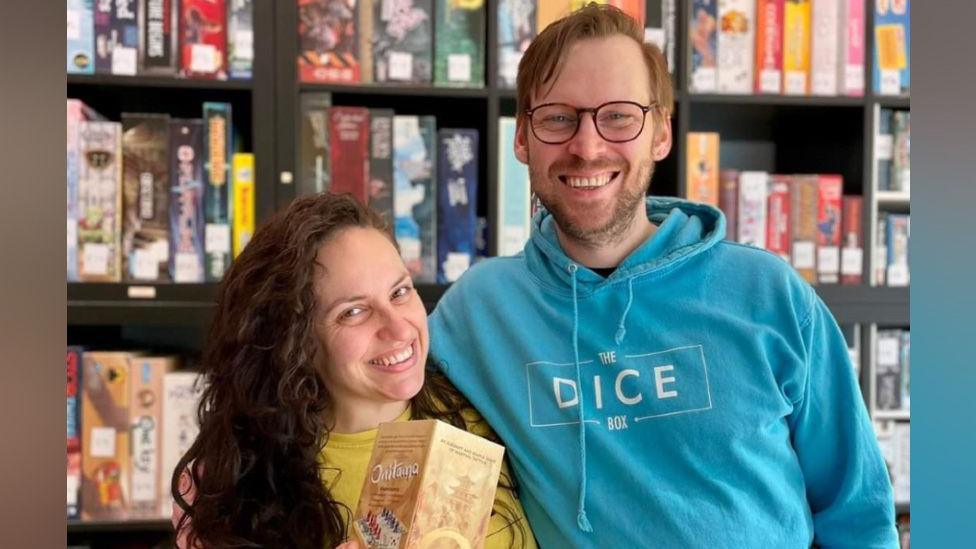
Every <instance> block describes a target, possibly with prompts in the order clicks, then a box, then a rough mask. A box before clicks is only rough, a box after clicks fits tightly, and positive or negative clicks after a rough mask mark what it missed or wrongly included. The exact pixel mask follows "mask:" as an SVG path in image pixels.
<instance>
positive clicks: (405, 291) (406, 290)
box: [393, 286, 412, 299]
mask: <svg viewBox="0 0 976 549" xmlns="http://www.w3.org/2000/svg"><path fill="white" fill-rule="evenodd" d="M411 289H412V288H410V286H400V287H399V288H397V289H396V290H394V292H393V299H401V298H403V297H406V296H407V295H409V294H410V290H411Z"/></svg>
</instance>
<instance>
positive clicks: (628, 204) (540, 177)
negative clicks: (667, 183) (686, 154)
mask: <svg viewBox="0 0 976 549" xmlns="http://www.w3.org/2000/svg"><path fill="white" fill-rule="evenodd" d="M582 164H583V163H582V162H576V163H573V166H574V167H577V168H582ZM531 165H532V163H531V162H529V166H530V168H529V181H530V182H535V181H545V183H546V185H536V184H533V185H532V187H533V188H534V189H538V188H546V189H547V190H548V191H552V192H551V193H548V195H547V194H546V193H541V194H540V193H536V196H537V197H538V198H539V201H540V202H542V205H543V206H545V208H546V210H547V211H548V212H549V213H550V214H552V217H553V218H554V219H555V220H556V224H557V225H558V226H559V230H560V231H561V232H562V233H563V234H565V235H566V236H568V237H570V238H572V239H573V240H575V241H577V242H579V243H580V244H583V245H584V246H587V247H601V246H606V245H608V244H613V243H616V242H619V241H620V240H621V238H623V236H624V235H625V234H626V232H627V230H628V229H629V228H630V227H631V225H632V224H633V223H634V220H635V212H636V211H638V210H640V212H641V213H640V214H637V215H643V212H644V207H643V204H644V198H645V196H646V195H647V189H648V188H649V187H650V184H651V176H652V175H653V174H654V160H652V159H647V160H644V161H641V163H640V164H639V165H638V167H637V170H638V171H637V182H638V184H636V185H634V184H630V183H631V182H629V181H627V179H626V178H628V177H630V176H631V174H630V172H624V171H623V170H622V169H621V170H619V171H620V172H621V173H620V175H619V176H618V177H620V178H621V179H622V180H621V182H620V183H619V185H620V189H619V190H618V192H617V194H616V196H615V198H614V204H613V214H612V215H611V216H610V218H609V219H607V222H606V223H604V224H603V225H602V226H598V227H586V226H583V225H582V224H580V223H578V222H577V221H576V220H578V219H580V217H579V216H580V215H584V216H585V215H586V212H577V213H578V214H579V215H578V216H576V217H575V219H574V216H573V215H572V213H573V212H572V211H571V210H570V207H569V206H568V205H567V204H566V202H565V201H563V200H560V196H559V193H560V189H559V188H558V186H559V185H565V183H563V182H561V181H559V180H558V179H554V178H551V177H550V176H549V175H548V174H542V173H539V172H538V171H536V170H534V169H532V168H531ZM589 165H590V166H591V167H592V166H593V163H590V164H589ZM552 167H553V168H557V169H560V170H562V169H563V168H562V164H560V163H557V164H554V165H553V166H552ZM581 171H582V170H581ZM614 171H618V170H614ZM553 181H555V183H553Z"/></svg>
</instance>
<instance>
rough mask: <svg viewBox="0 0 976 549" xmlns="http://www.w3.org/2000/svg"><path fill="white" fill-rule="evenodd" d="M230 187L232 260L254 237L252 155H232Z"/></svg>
mask: <svg viewBox="0 0 976 549" xmlns="http://www.w3.org/2000/svg"><path fill="white" fill-rule="evenodd" d="M231 158H232V160H231V172H232V174H233V175H232V177H231V181H232V185H233V190H232V191H231V193H230V194H231V197H232V199H233V200H234V219H233V224H234V235H233V236H234V258H235V259H236V258H237V256H239V255H241V250H243V249H244V246H247V243H248V242H250V241H251V236H253V235H254V215H255V211H254V202H255V197H254V155H253V154H252V153H234V155H233V156H232V157H231Z"/></svg>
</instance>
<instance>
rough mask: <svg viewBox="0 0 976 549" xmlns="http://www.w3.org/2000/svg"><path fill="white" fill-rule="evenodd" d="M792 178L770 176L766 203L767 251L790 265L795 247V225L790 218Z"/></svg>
mask: <svg viewBox="0 0 976 549" xmlns="http://www.w3.org/2000/svg"><path fill="white" fill-rule="evenodd" d="M790 213H791V212H790V176H788V175H781V174H772V175H770V176H769V197H768V198H767V201H766V249H767V250H769V251H770V252H773V253H774V254H776V255H778V256H780V257H781V258H783V261H786V262H787V263H790V261H791V259H792V258H791V257H790V248H791V247H792V245H793V239H792V236H793V235H792V229H793V223H792V221H793V220H792V218H791V216H790Z"/></svg>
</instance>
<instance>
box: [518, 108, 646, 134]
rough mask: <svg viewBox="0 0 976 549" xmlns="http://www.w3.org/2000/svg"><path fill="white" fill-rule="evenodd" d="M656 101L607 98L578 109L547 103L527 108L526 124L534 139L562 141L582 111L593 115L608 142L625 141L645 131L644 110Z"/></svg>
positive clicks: (575, 128)
mask: <svg viewBox="0 0 976 549" xmlns="http://www.w3.org/2000/svg"><path fill="white" fill-rule="evenodd" d="M656 106H657V102H651V104H650V105H641V104H640V103H635V102H633V101H610V102H609V103H604V104H602V105H600V106H598V107H594V108H592V109H578V108H576V107H573V106H571V105H565V104H563V103H546V104H544V105H539V106H538V107H535V108H532V109H526V111H525V114H526V116H528V117H529V126H530V127H531V128H532V133H533V135H535V137H536V139H538V140H539V141H542V142H543V143H546V144H548V145H561V144H563V143H565V142H567V141H569V140H570V139H572V138H573V136H575V135H576V132H578V131H579V126H580V119H581V117H582V114H583V113H584V112H588V113H591V114H592V115H593V124H594V125H595V126H596V132H597V133H598V134H600V137H602V138H603V139H605V140H607V141H609V142H611V143H626V142H627V141H633V140H634V139H637V136H639V135H640V134H641V132H642V131H644V122H645V121H646V119H647V113H648V111H650V110H651V109H653V108H654V107H656Z"/></svg>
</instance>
